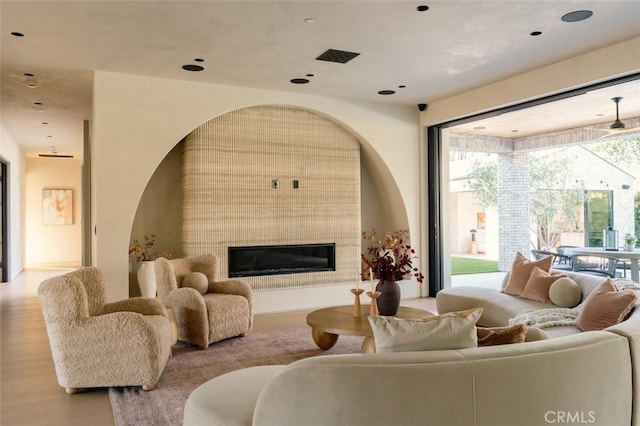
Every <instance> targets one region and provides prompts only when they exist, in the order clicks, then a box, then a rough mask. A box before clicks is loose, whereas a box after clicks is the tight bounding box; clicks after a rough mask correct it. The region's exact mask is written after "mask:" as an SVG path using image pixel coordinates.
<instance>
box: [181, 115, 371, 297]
mask: <svg viewBox="0 0 640 426" xmlns="http://www.w3.org/2000/svg"><path fill="white" fill-rule="evenodd" d="M184 146H185V152H184V162H185V163H184V167H183V173H184V175H183V187H184V188H183V189H184V214H183V216H184V218H183V221H184V222H183V236H184V242H183V250H184V253H185V255H187V256H191V255H195V254H200V253H205V252H213V253H215V254H216V255H218V257H219V258H220V264H221V265H220V266H221V269H220V271H221V277H220V278H226V277H228V258H227V248H228V247H229V246H255V245H272V244H311V243H335V244H336V271H335V272H334V271H331V272H314V273H304V274H291V275H273V276H261V277H247V278H243V279H244V280H245V281H247V282H248V283H249V284H250V285H251V286H252V287H253V289H254V290H272V289H281V288H292V287H309V286H321V285H325V286H326V285H331V284H336V283H340V282H347V281H351V282H352V281H353V280H354V279H355V274H356V272H357V270H358V268H359V265H360V261H359V256H360V232H361V225H360V148H359V147H360V145H359V142H358V141H357V140H356V139H355V138H354V137H353V136H352V135H351V134H350V133H349V132H347V131H346V130H345V129H343V128H342V127H340V126H339V125H337V124H335V123H333V122H331V121H330V120H328V119H326V118H324V117H322V116H320V115H318V114H315V113H312V112H309V111H306V110H302V109H298V108H293V107H287V106H259V107H251V108H245V109H241V110H237V111H232V112H230V113H227V114H225V115H223V116H220V117H217V118H214V119H212V120H210V121H209V122H207V123H205V124H203V125H202V126H200V127H199V128H198V129H196V130H194V131H193V132H192V133H191V134H190V135H189V136H188V137H187V138H186V140H185V144H184ZM273 179H278V180H279V189H273V188H272V180H273ZM294 179H295V180H298V181H299V189H294V188H293V185H292V182H293V180H294Z"/></svg>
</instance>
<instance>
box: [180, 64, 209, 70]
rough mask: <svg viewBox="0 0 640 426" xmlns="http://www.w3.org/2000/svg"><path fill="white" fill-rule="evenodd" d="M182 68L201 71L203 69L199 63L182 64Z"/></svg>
mask: <svg viewBox="0 0 640 426" xmlns="http://www.w3.org/2000/svg"><path fill="white" fill-rule="evenodd" d="M182 69H183V70H185V71H202V70H203V69H204V67H201V66H200V65H191V64H188V65H183V66H182Z"/></svg>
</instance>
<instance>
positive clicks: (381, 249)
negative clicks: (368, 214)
mask: <svg viewBox="0 0 640 426" xmlns="http://www.w3.org/2000/svg"><path fill="white" fill-rule="evenodd" d="M362 238H363V239H364V240H366V241H369V242H370V243H369V248H368V249H367V252H366V253H363V254H361V258H362V262H363V263H364V266H365V269H369V268H370V269H371V273H372V274H373V277H374V278H376V279H378V280H381V281H401V280H403V279H405V278H407V277H409V276H411V275H413V276H414V277H416V280H417V281H418V282H419V283H421V282H422V281H423V280H424V275H422V273H421V272H420V271H419V270H418V268H417V267H414V266H413V261H414V259H417V256H415V250H414V249H413V248H412V247H411V246H410V245H409V244H406V243H405V241H406V240H407V239H408V238H409V231H407V230H406V229H401V230H398V231H386V232H385V233H384V237H383V238H382V239H380V238H378V235H377V233H376V230H375V229H373V230H372V231H371V232H366V231H364V232H363V233H362Z"/></svg>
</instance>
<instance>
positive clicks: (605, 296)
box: [576, 279, 637, 331]
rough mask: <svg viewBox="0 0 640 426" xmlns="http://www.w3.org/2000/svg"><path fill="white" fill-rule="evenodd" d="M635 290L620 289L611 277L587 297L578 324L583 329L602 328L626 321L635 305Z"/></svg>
mask: <svg viewBox="0 0 640 426" xmlns="http://www.w3.org/2000/svg"><path fill="white" fill-rule="evenodd" d="M636 301H637V296H636V294H635V293H634V292H633V290H622V291H618V289H617V288H616V286H615V284H614V282H613V281H612V280H611V279H608V280H607V281H605V282H603V283H602V284H600V285H599V286H598V287H596V288H595V289H594V290H593V291H592V292H591V293H589V295H588V296H587V298H586V299H585V301H584V303H583V304H582V307H581V308H580V312H579V313H578V318H576V324H577V325H578V328H580V330H582V331H591V330H602V329H604V328H607V327H610V326H612V325H615V324H618V323H619V322H622V321H624V319H625V318H626V317H627V315H629V313H630V312H631V310H632V309H633V308H634V307H635V305H636Z"/></svg>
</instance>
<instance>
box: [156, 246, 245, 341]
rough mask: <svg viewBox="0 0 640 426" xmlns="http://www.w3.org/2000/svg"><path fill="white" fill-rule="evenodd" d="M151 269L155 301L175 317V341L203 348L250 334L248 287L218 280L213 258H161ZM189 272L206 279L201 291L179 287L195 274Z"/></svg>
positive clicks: (205, 255) (215, 257) (241, 282)
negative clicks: (176, 326) (155, 284)
mask: <svg viewBox="0 0 640 426" xmlns="http://www.w3.org/2000/svg"><path fill="white" fill-rule="evenodd" d="M155 268H156V271H155V272H156V283H157V287H158V298H159V299H160V300H162V302H163V303H164V304H165V306H167V307H171V308H173V310H174V312H175V314H176V319H177V322H178V340H181V341H183V342H188V343H192V344H195V345H197V346H198V347H199V348H200V349H206V348H207V347H209V345H210V344H211V343H214V342H218V341H220V340H224V339H228V338H230V337H236V336H243V335H245V334H246V333H248V332H249V331H251V327H252V326H253V309H252V294H253V293H252V290H251V287H249V285H248V284H247V283H245V282H244V281H241V280H226V281H218V280H217V277H218V275H217V274H218V258H217V256H215V255H213V254H204V255H200V256H193V257H187V258H182V259H172V260H168V259H165V258H163V257H161V258H159V259H157V260H156V266H155ZM193 273H200V274H204V275H205V276H206V282H205V283H204V284H205V285H204V288H203V289H202V290H201V291H198V290H196V289H194V288H191V287H186V286H183V285H182V284H183V282H184V281H185V278H186V277H188V276H190V275H198V274H193ZM203 293H204V294H203Z"/></svg>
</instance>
